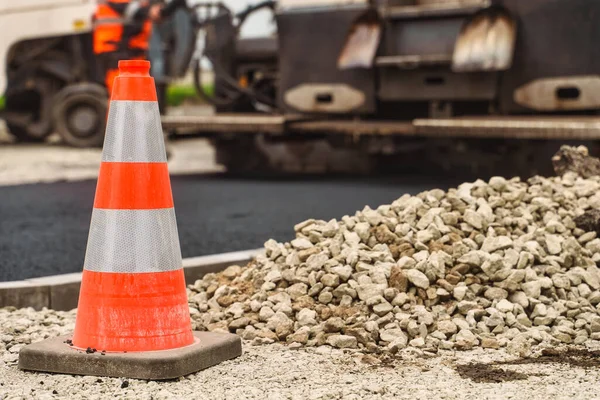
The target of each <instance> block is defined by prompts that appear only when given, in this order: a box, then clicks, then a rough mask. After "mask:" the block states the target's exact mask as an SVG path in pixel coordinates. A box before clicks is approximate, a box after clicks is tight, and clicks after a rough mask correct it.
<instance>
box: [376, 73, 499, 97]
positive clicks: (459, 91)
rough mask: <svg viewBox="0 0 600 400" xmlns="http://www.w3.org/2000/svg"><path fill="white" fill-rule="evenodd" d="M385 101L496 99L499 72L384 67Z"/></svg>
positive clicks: (382, 93) (382, 86)
mask: <svg viewBox="0 0 600 400" xmlns="http://www.w3.org/2000/svg"><path fill="white" fill-rule="evenodd" d="M379 77H380V78H379V79H380V83H379V93H378V95H379V98H380V99H381V100H401V101H429V100H492V99H493V98H494V96H495V95H496V82H497V74H495V73H486V72H474V73H461V74H456V73H453V72H452V71H450V70H448V69H445V68H427V69H419V70H413V71H403V70H400V69H398V68H393V67H392V68H381V69H380V74H379Z"/></svg>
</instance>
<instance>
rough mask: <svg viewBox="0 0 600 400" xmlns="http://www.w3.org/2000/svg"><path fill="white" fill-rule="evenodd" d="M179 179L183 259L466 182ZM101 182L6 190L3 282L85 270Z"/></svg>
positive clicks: (0, 241)
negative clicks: (303, 222) (97, 183)
mask: <svg viewBox="0 0 600 400" xmlns="http://www.w3.org/2000/svg"><path fill="white" fill-rule="evenodd" d="M444 181H445V182H444V183H443V184H441V183H440V179H433V178H429V179H428V178H423V177H418V178H416V177H413V178H406V177H370V178H347V177H346V178H344V177H323V178H315V177H299V178H293V179H287V178H286V179H283V178H279V179H273V178H272V179H242V178H235V177H227V176H225V175H221V174H214V175H193V176H173V177H171V182H172V188H173V196H174V199H175V212H176V215H177V223H178V229H179V236H180V240H181V247H182V254H183V257H194V256H201V255H209V254H215V253H222V252H229V251H237V250H246V249H252V248H259V247H262V245H263V243H264V242H265V241H266V240H267V239H269V238H274V239H276V240H279V241H287V240H290V239H292V238H293V237H294V232H293V226H294V224H296V223H298V222H301V221H303V220H305V219H307V218H320V219H331V218H341V217H342V216H344V215H345V214H353V213H354V212H355V211H356V210H360V209H362V208H363V207H364V206H365V205H369V206H371V207H373V208H375V207H377V206H378V205H380V204H389V203H390V202H392V201H393V200H395V199H396V198H398V197H400V196H401V195H403V194H405V193H409V194H416V193H418V192H421V191H423V190H429V189H433V188H440V189H447V188H449V187H452V186H453V185H455V184H458V182H459V180H458V178H455V179H454V178H449V179H444ZM95 188H96V181H95V180H88V181H79V182H58V183H50V184H35V185H19V186H4V187H0V281H12V280H20V279H26V278H33V277H40V276H48V275H55V274H63V273H69V272H80V271H81V269H82V266H83V259H84V256H85V248H86V242H87V235H88V229H89V223H90V217H91V211H92V204H93V199H94V192H95Z"/></svg>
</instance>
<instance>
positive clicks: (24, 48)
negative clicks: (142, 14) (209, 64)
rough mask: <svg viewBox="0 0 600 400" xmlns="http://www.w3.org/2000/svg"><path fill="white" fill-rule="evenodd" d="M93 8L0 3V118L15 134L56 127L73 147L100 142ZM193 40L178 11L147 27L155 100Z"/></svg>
mask: <svg viewBox="0 0 600 400" xmlns="http://www.w3.org/2000/svg"><path fill="white" fill-rule="evenodd" d="M95 9H96V1H95V0H60V1H59V0H20V1H18V2H15V1H2V2H0V26H1V27H2V29H3V32H2V35H1V36H0V60H1V61H2V62H0V95H3V96H4V102H5V105H4V110H3V111H2V112H1V114H0V118H2V119H4V121H5V122H6V125H7V127H8V131H9V132H10V133H11V134H12V135H13V136H14V137H16V138H17V139H19V140H21V141H43V140H44V139H45V138H46V137H47V136H48V135H50V134H51V133H52V132H57V133H58V134H60V136H61V137H62V140H63V141H64V142H66V143H67V144H69V145H72V146H77V147H92V146H100V145H102V143H103V140H104V129H105V121H106V111H107V106H108V98H107V96H108V95H107V91H106V88H105V86H104V83H103V79H102V76H104V71H98V63H97V60H96V58H95V56H94V53H93V49H92V17H93V14H94V12H95ZM194 39H195V34H194V32H193V31H192V25H191V20H190V18H189V14H188V13H187V12H186V11H184V10H179V11H177V12H176V13H175V15H174V16H173V17H172V19H171V20H169V21H165V23H164V24H160V26H157V27H156V28H155V29H154V33H153V36H152V38H151V41H150V42H151V49H150V58H151V59H152V61H155V60H156V62H153V70H152V74H153V76H154V77H155V80H156V81H157V88H158V90H159V101H161V105H162V102H164V89H165V87H166V82H167V81H168V79H170V78H178V77H181V76H183V75H184V74H185V72H186V71H187V69H188V65H189V61H190V58H191V52H192V51H193V49H194V46H195V43H190V40H194ZM167 43H168V44H169V45H168V47H167V48H164V45H165V44H167ZM187 52H189V54H188V53H187ZM165 55H168V57H165ZM124 57H126V56H124ZM161 94H162V96H161Z"/></svg>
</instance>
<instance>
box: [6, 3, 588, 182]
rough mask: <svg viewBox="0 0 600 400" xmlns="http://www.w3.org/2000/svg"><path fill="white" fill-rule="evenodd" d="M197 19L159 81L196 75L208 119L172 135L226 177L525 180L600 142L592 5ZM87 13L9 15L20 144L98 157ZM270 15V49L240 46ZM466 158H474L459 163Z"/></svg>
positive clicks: (9, 97) (336, 7)
mask: <svg viewBox="0 0 600 400" xmlns="http://www.w3.org/2000/svg"><path fill="white" fill-rule="evenodd" d="M5 3H6V4H5ZM9 3H10V4H9ZM188 5H189V8H188V9H187V10H180V12H179V13H178V14H176V17H175V19H174V20H171V21H170V22H168V23H165V24H161V26H160V27H159V28H157V29H156V30H155V32H158V33H157V35H159V36H158V38H155V40H154V41H153V43H154V45H153V47H152V48H151V61H152V63H153V71H152V73H153V75H154V76H155V78H156V79H157V82H159V84H162V85H163V88H164V85H165V84H167V83H168V82H169V78H177V77H181V76H183V75H185V74H186V73H187V72H188V68H189V66H190V65H191V66H192V68H193V75H194V80H195V84H196V88H197V91H198V93H199V95H200V96H202V97H204V98H205V99H206V101H207V102H208V103H210V104H211V105H212V106H213V107H212V110H213V112H211V113H208V114H207V113H205V112H204V111H202V112H200V113H195V112H190V113H188V114H186V115H164V116H163V126H164V128H165V130H166V131H168V132H170V133H173V134H174V135H181V136H183V135H203V136H206V137H209V138H210V139H211V140H212V142H213V144H214V145H215V148H216V154H217V159H218V162H220V163H221V164H223V165H225V166H226V167H227V168H228V169H229V170H230V171H238V172H240V171H243V172H247V171H263V170H277V171H281V170H283V171H369V170H371V169H372V168H373V167H375V166H377V165H378V164H380V163H382V162H386V161H389V160H392V162H396V161H394V160H397V159H398V156H401V157H402V159H403V160H404V161H407V160H409V159H410V158H414V159H415V161H416V162H421V163H422V162H423V160H424V157H426V158H427V160H428V161H430V162H432V163H437V164H444V165H446V166H451V165H455V163H461V162H464V163H467V164H468V165H469V166H478V165H481V166H486V165H492V166H496V165H498V164H508V163H506V159H507V157H510V160H511V162H510V164H511V165H522V166H523V168H527V166H528V165H529V164H530V163H531V160H532V157H535V156H536V155H539V156H540V157H544V159H546V160H547V159H549V157H548V156H546V155H543V154H540V153H541V152H542V149H543V148H544V147H543V146H542V145H543V144H544V143H550V149H549V151H551V152H554V151H555V150H556V149H557V146H558V144H559V143H563V142H564V141H567V140H577V141H591V142H592V143H593V142H595V141H596V139H597V138H598V137H600V119H599V118H598V117H597V116H596V115H597V113H598V110H600V97H599V96H598V93H600V91H599V90H598V87H599V86H600V73H599V72H600V50H599V49H598V48H597V46H596V42H597V39H599V38H600V25H598V24H596V23H594V16H595V15H599V14H600V3H599V2H598V1H595V0H527V1H522V0H279V1H276V2H275V1H264V2H259V3H254V4H253V5H251V6H250V7H249V8H248V9H247V10H245V11H243V12H241V13H237V14H236V13H233V12H232V11H231V10H229V9H228V8H227V7H225V6H224V5H222V4H220V3H205V2H203V3H198V4H192V2H191V1H190V2H189V3H188ZM93 7H94V2H93V1H91V0H61V1H60V2H59V1H56V0H22V1H20V2H18V3H14V4H13V2H3V3H2V5H0V25H2V26H3V27H4V26H6V27H7V28H8V29H5V34H4V35H3V36H2V37H1V38H0V59H4V60H6V63H5V65H0V92H5V98H6V107H5V111H4V115H3V117H4V118H5V119H6V121H7V124H8V127H9V129H10V131H11V132H12V133H13V134H14V135H15V136H17V137H20V138H22V139H28V140H31V139H41V138H44V137H45V136H46V135H48V134H49V133H50V132H51V131H53V130H56V131H58V132H59V133H60V134H61V136H62V137H63V139H64V140H65V141H66V142H67V143H69V144H72V145H75V146H89V145H97V144H99V143H101V141H102V137H103V133H104V129H103V125H102V124H103V121H104V118H103V117H102V118H101V117H100V116H103V115H104V114H105V107H106V101H105V96H106V95H105V94H104V92H103V90H104V88H103V87H102V86H101V85H100V84H98V83H95V82H96V81H94V80H93V78H92V77H93V76H94V65H95V63H94V59H93V55H92V54H91V46H90V30H91V27H90V26H89V21H90V20H91V14H92V12H93ZM264 10H269V11H270V12H271V13H272V15H273V18H274V21H275V22H276V26H277V32H276V34H275V35H272V36H270V37H263V38H242V37H240V31H241V28H242V26H243V25H244V23H245V22H247V21H248V18H249V17H250V16H251V15H253V14H254V13H255V12H259V11H264ZM17 26H31V29H28V30H25V33H23V30H22V29H16V28H14V27H17ZM14 32H20V33H19V35H20V36H18V37H17V36H15V35H16V34H15V33H14ZM200 33H202V34H203V35H204V39H205V40H204V46H203V47H202V51H201V52H198V51H197V49H196V42H197V37H198V35H199V34H200ZM152 49H154V50H152ZM152 54H154V56H153V55H152ZM165 55H166V56H165ZM152 57H155V58H154V59H153V58H152ZM201 60H207V61H208V63H209V64H211V65H212V70H213V74H214V82H215V88H214V94H212V93H211V94H208V93H205V91H204V90H205V89H204V86H203V85H201V82H203V81H205V79H204V77H203V75H202V74H203V73H204V69H203V68H202V67H201V65H202V63H201ZM103 96H104V97H103ZM469 139H476V140H469ZM509 139H511V140H509ZM512 139H514V140H512ZM559 141H560V142H559ZM525 143H526V144H527V145H525ZM586 144H587V143H586ZM465 146H467V147H468V146H476V151H473V152H470V153H469V157H465V155H464V154H466V153H465V151H466V150H465V149H466V147H465ZM453 157H454V158H453ZM404 164H408V165H410V162H408V163H407V162H405V163H404ZM444 165H442V166H444Z"/></svg>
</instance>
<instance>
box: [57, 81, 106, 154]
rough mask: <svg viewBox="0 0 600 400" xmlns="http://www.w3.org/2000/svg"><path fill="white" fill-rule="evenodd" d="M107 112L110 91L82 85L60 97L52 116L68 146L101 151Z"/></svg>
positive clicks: (74, 86) (91, 84) (67, 88)
mask: <svg viewBox="0 0 600 400" xmlns="http://www.w3.org/2000/svg"><path fill="white" fill-rule="evenodd" d="M107 112H108V94H107V91H106V89H105V88H104V87H103V86H101V85H99V84H96V83H78V84H73V85H69V86H66V87H65V88H63V89H62V90H61V91H60V92H58V93H57V94H56V97H55V99H54V109H53V113H52V115H53V120H54V126H55V128H56V131H57V132H58V134H59V135H60V137H61V138H62V140H63V141H64V142H65V143H66V144H68V145H70V146H73V147H101V146H102V144H103V143H104V133H105V129H106V118H107Z"/></svg>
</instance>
